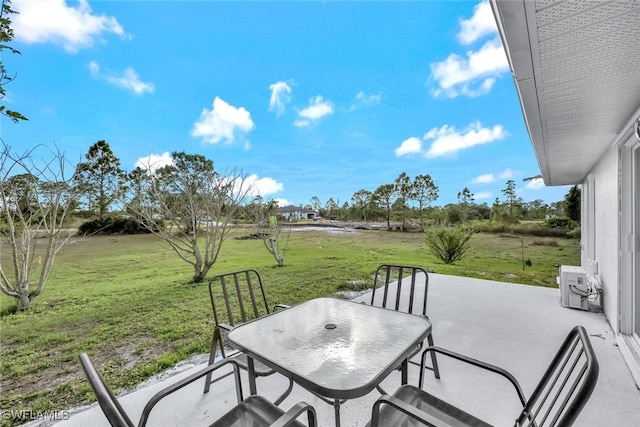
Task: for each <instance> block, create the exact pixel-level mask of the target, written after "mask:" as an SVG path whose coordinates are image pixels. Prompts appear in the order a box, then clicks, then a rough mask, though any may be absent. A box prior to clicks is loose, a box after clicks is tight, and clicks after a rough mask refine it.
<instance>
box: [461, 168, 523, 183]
mask: <svg viewBox="0 0 640 427" xmlns="http://www.w3.org/2000/svg"><path fill="white" fill-rule="evenodd" d="M510 178H513V171H512V170H511V169H509V168H507V169H505V170H504V171H502V172H500V173H499V174H498V175H497V178H496V175H494V174H492V173H486V174H484V175H480V176H477V177H475V178H473V179H472V180H471V183H472V184H490V183H492V182H494V181H496V180H497V179H510Z"/></svg>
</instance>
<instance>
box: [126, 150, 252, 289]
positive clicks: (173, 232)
mask: <svg viewBox="0 0 640 427" xmlns="http://www.w3.org/2000/svg"><path fill="white" fill-rule="evenodd" d="M172 158H173V164H172V165H169V166H165V167H162V168H160V169H157V170H155V171H154V170H153V167H152V166H153V165H149V167H148V169H147V171H146V173H139V172H138V173H135V174H131V175H130V179H134V180H135V182H131V188H135V189H136V191H135V192H134V193H135V196H133V198H132V199H131V200H130V201H129V203H128V205H127V210H128V211H129V212H131V213H133V215H134V217H135V218H136V220H137V221H139V222H140V224H142V225H143V226H144V227H146V228H147V229H148V230H149V231H151V232H152V233H154V234H156V235H157V236H159V237H160V238H161V239H162V240H164V242H166V243H167V244H168V245H169V247H170V248H171V249H172V250H173V251H174V252H175V253H176V254H177V255H178V256H179V257H180V258H181V259H182V260H183V261H185V262H187V263H189V264H191V265H192V266H193V281H194V282H196V283H197V282H201V281H202V280H204V278H205V276H206V275H207V273H208V272H209V270H210V269H211V267H212V266H213V264H214V263H215V262H216V260H217V258H218V255H219V253H220V249H221V248H222V243H223V242H224V240H225V239H226V238H227V237H228V231H229V230H228V225H229V222H230V221H231V220H232V219H233V218H234V217H235V214H236V212H237V211H238V209H239V207H240V206H241V204H243V203H244V201H245V199H246V198H247V195H248V193H249V191H250V190H251V188H250V186H249V185H248V182H247V181H246V179H245V177H244V176H243V175H242V174H241V173H239V172H237V171H231V172H229V173H228V174H219V173H218V172H216V171H215V170H214V168H213V161H211V160H209V159H207V158H206V157H204V156H202V155H197V154H186V153H184V152H174V153H172Z"/></svg>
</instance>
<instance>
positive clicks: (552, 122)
mask: <svg viewBox="0 0 640 427" xmlns="http://www.w3.org/2000/svg"><path fill="white" fill-rule="evenodd" d="M491 6H492V8H493V13H494V15H495V17H496V22H497V24H498V29H499V32H500V36H501V37H502V42H503V45H504V48H505V51H506V53H507V57H508V60H509V64H510V66H511V70H512V73H513V79H514V82H515V84H516V88H517V91H518V96H519V98H520V105H521V108H522V111H523V114H524V119H525V122H526V125H527V129H528V131H529V136H530V138H531V142H532V144H533V147H534V150H535V153H536V157H537V159H538V164H539V166H540V172H541V174H542V177H543V178H544V182H545V184H546V185H566V184H577V183H580V182H582V181H583V180H584V178H585V177H586V176H587V175H588V174H589V172H590V171H591V170H592V169H593V167H594V165H595V164H596V163H597V161H598V159H600V157H601V156H602V155H603V153H604V151H605V150H607V148H609V147H610V146H611V145H612V144H615V143H616V142H617V141H620V140H621V139H623V138H624V137H625V135H627V134H630V133H631V132H632V126H633V123H634V122H635V121H636V119H637V118H638V116H639V115H640V0H614V1H603V0H566V1H562V0H491Z"/></svg>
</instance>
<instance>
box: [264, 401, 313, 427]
mask: <svg viewBox="0 0 640 427" xmlns="http://www.w3.org/2000/svg"><path fill="white" fill-rule="evenodd" d="M303 412H307V416H308V418H309V427H316V425H317V423H316V410H315V409H314V408H313V406H311V405H309V404H308V403H307V402H298V403H296V404H295V405H294V406H293V407H292V408H291V409H289V410H288V411H287V412H285V413H284V414H282V415H281V416H280V418H278V419H277V420H276V421H275V422H274V423H273V424H271V427H285V426H288V425H291V424H292V423H293V422H294V421H295V420H296V419H297V418H298V417H299V416H300V414H302V413H303Z"/></svg>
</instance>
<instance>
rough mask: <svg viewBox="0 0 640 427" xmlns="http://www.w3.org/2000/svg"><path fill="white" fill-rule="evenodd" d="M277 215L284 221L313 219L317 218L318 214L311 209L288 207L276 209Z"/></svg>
mask: <svg viewBox="0 0 640 427" xmlns="http://www.w3.org/2000/svg"><path fill="white" fill-rule="evenodd" d="M278 215H280V216H282V217H283V218H285V219H313V218H316V217H317V216H318V212H317V211H314V210H313V209H311V208H303V207H301V206H293V205H289V206H284V207H281V208H278Z"/></svg>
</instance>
